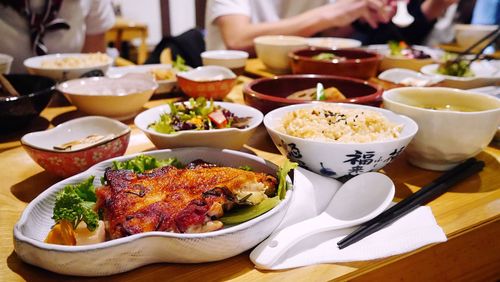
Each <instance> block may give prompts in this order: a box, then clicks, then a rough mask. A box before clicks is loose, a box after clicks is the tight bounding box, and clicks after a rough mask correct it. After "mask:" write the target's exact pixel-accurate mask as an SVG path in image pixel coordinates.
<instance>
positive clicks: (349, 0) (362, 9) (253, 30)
mask: <svg viewBox="0 0 500 282" xmlns="http://www.w3.org/2000/svg"><path fill="white" fill-rule="evenodd" d="M359 18H363V19H364V20H365V21H366V22H367V23H368V24H369V25H370V26H372V27H376V26H377V25H378V23H379V22H384V21H388V20H389V16H388V15H386V10H385V9H384V1H383V0H344V1H338V2H336V3H333V4H328V5H324V6H322V7H318V8H315V9H311V10H309V11H306V12H304V13H302V14H299V15H297V16H294V17H290V18H286V19H282V20H279V21H276V22H265V23H251V21H250V17H248V16H246V15H241V14H229V15H223V16H219V17H217V18H216V19H215V21H214V23H215V24H216V25H218V27H219V29H220V31H221V35H222V39H223V41H224V44H225V45H226V47H227V48H228V49H239V50H248V49H250V48H252V46H253V39H254V38H255V37H257V36H261V35H272V34H280V35H298V36H311V35H314V34H316V33H318V32H320V31H322V30H326V29H329V28H333V27H343V26H346V25H349V24H351V23H352V22H353V21H355V20H357V19H359Z"/></svg>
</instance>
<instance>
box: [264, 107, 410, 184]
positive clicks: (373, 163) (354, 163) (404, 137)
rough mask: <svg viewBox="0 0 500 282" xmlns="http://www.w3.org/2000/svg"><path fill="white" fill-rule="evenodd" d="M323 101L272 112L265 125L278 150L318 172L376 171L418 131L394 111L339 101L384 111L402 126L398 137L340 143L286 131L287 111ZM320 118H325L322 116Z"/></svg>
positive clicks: (365, 109) (397, 152)
mask: <svg viewBox="0 0 500 282" xmlns="http://www.w3.org/2000/svg"><path fill="white" fill-rule="evenodd" d="M322 104H323V103H321V104H320V103H309V104H298V105H292V106H287V107H282V108H278V109H275V110H273V111H271V112H269V113H268V114H267V115H266V116H265V117H264V125H265V126H266V128H267V131H268V132H269V135H270V136H271V138H272V140H273V142H274V144H275V145H276V147H277V148H278V150H279V151H280V152H281V153H282V154H283V155H285V156H287V157H288V158H289V159H290V160H292V161H295V162H297V163H299V165H300V166H301V167H304V168H306V169H309V170H311V171H313V172H316V173H318V174H321V175H324V176H329V177H333V178H339V177H343V176H354V175H358V174H362V173H365V172H369V171H376V170H379V169H381V168H382V167H384V166H385V165H387V164H388V163H390V162H391V161H392V160H394V159H395V158H396V157H397V156H398V155H399V154H400V153H401V152H402V151H403V150H404V149H405V148H406V146H407V145H408V143H410V141H411V140H412V138H413V137H414V136H415V134H416V133H417V130H418V126H417V124H416V123H415V122H414V121H413V120H412V119H410V118H408V117H406V116H402V115H398V114H395V113H393V112H391V111H388V110H385V109H381V108H377V107H371V106H364V105H356V104H336V106H339V107H341V108H344V109H347V110H350V109H355V110H362V111H367V110H369V111H371V112H375V114H381V115H382V116H383V117H385V118H386V119H387V121H388V122H389V123H391V124H392V125H394V126H398V127H399V128H400V130H398V131H399V133H398V134H397V135H398V136H397V137H393V138H388V139H384V140H378V141H370V142H364V143H359V142H354V141H349V142H347V143H340V142H338V141H334V140H326V139H323V140H320V139H308V138H302V137H295V136H292V135H289V134H287V133H285V130H284V129H283V120H284V117H285V115H286V114H287V113H289V112H294V111H296V110H300V109H313V108H318V107H320V106H321V105H322ZM318 118H324V117H323V116H322V115H319V116H318ZM308 122H310V123H309V124H308V123H305V124H304V126H313V127H314V126H316V127H317V126H318V124H317V123H313V122H318V120H316V121H314V120H313V121H308Z"/></svg>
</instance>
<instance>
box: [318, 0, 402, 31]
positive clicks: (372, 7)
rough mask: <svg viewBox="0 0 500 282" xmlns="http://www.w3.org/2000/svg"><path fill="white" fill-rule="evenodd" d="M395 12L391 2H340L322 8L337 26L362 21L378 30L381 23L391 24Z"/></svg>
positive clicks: (347, 0) (340, 0)
mask: <svg viewBox="0 0 500 282" xmlns="http://www.w3.org/2000/svg"><path fill="white" fill-rule="evenodd" d="M395 11H396V10H395V8H394V7H393V6H391V5H389V0H339V1H337V2H335V3H333V4H330V5H328V6H327V7H322V12H323V13H324V14H326V15H327V16H328V18H329V21H331V22H332V23H334V25H335V26H346V25H349V24H351V23H352V22H354V21H356V20H358V19H362V20H364V21H365V22H367V23H368V24H369V25H370V26H371V27H372V28H377V26H378V24H379V23H381V22H382V23H387V22H389V21H390V19H391V18H392V17H393V16H394V14H395Z"/></svg>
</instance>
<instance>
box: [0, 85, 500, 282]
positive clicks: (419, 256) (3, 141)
mask: <svg viewBox="0 0 500 282" xmlns="http://www.w3.org/2000/svg"><path fill="white" fill-rule="evenodd" d="M248 81H250V79H248V78H245V77H240V79H239V84H238V85H237V86H236V87H235V88H234V89H233V91H232V92H231V94H230V95H229V96H228V97H227V100H228V101H232V102H237V103H242V102H243V101H242V94H241V89H242V85H243V83H245V82H248ZM167 98H168V99H171V98H169V97H168V96H166V97H165V96H163V97H160V98H155V99H154V100H152V101H150V102H148V103H147V104H146V105H145V108H151V107H154V106H157V105H159V104H163V103H165V101H166V99H167ZM81 115H83V114H82V113H80V112H78V111H76V108H75V107H73V106H62V107H49V108H47V109H45V110H44V111H43V112H42V115H41V117H40V118H39V119H37V120H36V121H35V122H34V123H33V124H32V126H31V127H30V128H28V129H26V130H22V131H21V132H17V133H12V134H2V135H0V168H1V169H0V179H2V181H1V184H0V281H22V280H30V281H32V280H33V281H54V280H62V281H69V280H71V281H77V280H89V279H88V278H78V277H68V276H62V275H58V274H55V273H52V272H49V271H46V270H43V269H40V268H38V267H34V266H31V265H28V264H25V263H23V262H22V261H21V260H20V259H19V258H18V257H17V256H16V254H15V252H14V249H13V244H12V241H13V238H12V230H13V226H14V224H15V223H16V222H17V220H18V218H19V216H20V214H21V212H22V211H23V209H24V208H25V207H26V205H27V204H28V203H29V202H30V201H31V200H33V199H34V198H35V197H36V196H37V195H39V194H40V193H41V192H42V191H44V190H45V189H47V188H48V187H50V186H51V185H52V184H54V183H56V182H58V181H60V180H61V179H60V178H58V177H56V176H53V175H51V174H49V173H47V172H45V171H44V170H43V169H42V168H41V167H39V166H38V165H37V164H36V163H35V162H33V161H32V160H31V159H30V157H29V156H28V155H27V153H26V152H25V151H24V150H23V148H22V147H21V146H20V143H19V139H20V137H21V136H22V135H23V133H25V132H29V131H33V130H44V129H47V128H49V127H52V126H54V125H57V124H60V123H62V122H65V121H67V120H69V119H72V118H75V117H78V116H81ZM126 123H128V124H129V125H130V126H131V127H132V136H131V140H130V145H129V147H128V150H127V152H126V154H131V153H136V152H142V151H145V150H152V149H154V146H153V144H152V143H151V142H150V141H149V140H148V139H147V137H146V136H145V135H144V134H142V133H141V132H140V131H139V130H138V129H137V128H136V127H135V126H134V125H133V121H127V122H126ZM242 150H244V151H246V152H251V153H255V154H257V155H259V156H262V157H264V158H266V159H269V160H271V161H273V162H277V163H280V162H281V161H282V160H283V157H282V156H281V155H280V154H279V152H278V151H277V150H276V148H275V147H274V145H273V144H272V141H271V140H270V138H269V137H268V135H267V133H266V131H265V128H264V127H263V126H261V127H259V129H258V130H257V132H256V134H255V135H254V136H253V137H252V139H251V140H250V141H249V142H248V144H247V145H245V147H244V148H243V149H242ZM477 158H478V159H480V160H483V161H485V163H486V167H485V169H484V170H483V171H482V172H481V173H479V174H478V175H475V176H473V177H470V178H468V179H467V180H465V181H464V182H462V183H460V184H458V185H456V186H455V187H454V188H453V189H451V190H450V191H449V192H447V193H445V194H444V195H442V196H441V197H439V198H438V199H436V200H434V201H433V202H431V203H430V204H429V206H430V207H431V208H432V211H433V213H434V215H435V217H436V220H437V223H438V224H439V225H440V226H441V227H442V228H443V230H444V232H445V233H446V234H447V236H448V239H449V241H448V242H446V243H442V244H435V245H430V246H426V247H423V248H421V249H419V250H416V251H414V252H411V253H407V254H404V255H399V256H393V257H390V258H386V259H380V260H373V261H365V262H351V263H341V264H323V265H315V266H309V267H302V268H297V269H292V270H287V271H259V270H256V269H255V268H254V266H253V264H252V263H251V262H250V260H249V259H248V254H249V253H248V252H246V253H243V254H241V255H238V256H236V257H233V258H230V259H226V260H223V261H220V262H213V263H203V264H191V265H186V264H169V263H161V264H154V265H149V266H144V267H141V268H139V269H136V270H132V271H130V272H127V273H123V274H118V275H113V276H109V277H105V278H92V279H91V280H99V281H163V280H169V281H170V280H172V281H179V280H182V281H186V280H188V281H189V280H203V281H217V280H219V281H220V280H233V279H234V280H237V281H260V280H269V281H327V280H332V279H336V278H337V279H341V280H344V279H354V280H356V279H358V280H374V279H377V280H378V279H383V280H385V281H391V280H392V281H397V280H399V279H402V278H405V279H408V280H415V279H411V278H412V277H413V278H415V277H418V278H419V279H424V278H426V277H433V278H440V280H455V279H458V278H462V279H463V278H467V277H469V278H471V277H472V278H475V279H478V278H485V279H491V280H495V279H498V278H499V277H500V272H499V271H500V270H499V269H500V267H498V266H499V262H500V245H499V240H498V238H499V235H500V224H499V223H500V221H499V217H500V173H499V172H500V164H499V161H500V150H499V148H497V147H494V146H493V145H490V146H489V147H488V148H486V149H485V150H484V151H483V152H481V153H480V154H479V155H478V156H477ZM384 172H385V173H387V174H388V175H389V176H390V177H391V178H392V180H393V181H394V182H395V184H396V190H397V192H396V199H401V198H404V197H407V196H409V195H410V194H411V193H413V192H415V191H417V190H418V189H419V188H420V187H422V186H423V185H425V184H426V183H428V182H429V181H430V180H432V179H434V178H435V177H436V176H438V175H439V173H437V172H433V171H426V170H422V169H418V168H416V167H413V166H411V165H409V164H408V163H407V161H406V159H405V155H404V154H403V155H402V156H400V157H399V158H398V159H396V160H395V161H394V162H393V163H391V164H389V165H388V166H387V167H385V168H384ZM444 269H446V271H443V270H444ZM464 273H467V275H468V276H464V275H465V274H464ZM417 274H418V276H416V275H417ZM424 280H425V279H424Z"/></svg>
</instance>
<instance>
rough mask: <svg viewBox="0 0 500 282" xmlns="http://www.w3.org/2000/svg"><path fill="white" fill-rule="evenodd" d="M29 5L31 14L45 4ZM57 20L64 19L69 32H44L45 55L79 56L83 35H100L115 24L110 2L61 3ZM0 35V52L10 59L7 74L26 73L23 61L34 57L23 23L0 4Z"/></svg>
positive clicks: (69, 0) (35, 0)
mask: <svg viewBox="0 0 500 282" xmlns="http://www.w3.org/2000/svg"><path fill="white" fill-rule="evenodd" d="M20 1H22V0H20ZM30 2H31V7H32V11H38V10H41V9H43V5H44V3H45V1H43V0H32V1H30ZM58 18H62V19H64V20H65V21H66V22H67V23H68V24H69V25H70V29H69V30H56V31H49V32H46V33H45V37H44V38H43V42H44V43H45V46H47V48H48V50H49V53H79V52H81V50H82V48H83V44H84V41H85V35H86V34H89V35H92V34H100V33H103V32H105V31H106V30H108V29H109V28H111V27H112V26H113V24H114V22H115V16H114V13H113V7H112V6H111V1H110V0H81V1H80V0H65V1H63V3H62V5H61V9H60V10H59V14H58ZM0 34H1V37H2V38H1V39H0V53H5V54H9V55H11V56H13V57H14V62H13V63H12V68H11V72H12V73H24V72H26V69H25V67H24V65H23V61H24V60H25V59H27V58H29V57H33V56H35V54H33V53H32V49H31V41H30V36H29V27H28V22H27V20H26V19H25V18H23V17H21V15H20V14H19V13H18V12H17V11H15V10H14V9H12V8H11V7H5V6H3V5H2V4H0Z"/></svg>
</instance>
